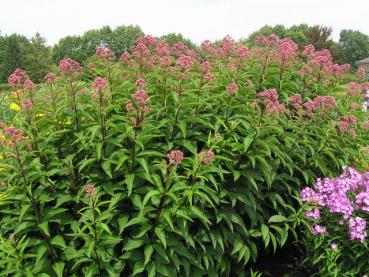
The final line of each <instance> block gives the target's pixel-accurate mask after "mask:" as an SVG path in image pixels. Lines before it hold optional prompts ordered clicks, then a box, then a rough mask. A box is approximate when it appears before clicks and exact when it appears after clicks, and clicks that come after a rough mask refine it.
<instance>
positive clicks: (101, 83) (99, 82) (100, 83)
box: [92, 77, 106, 90]
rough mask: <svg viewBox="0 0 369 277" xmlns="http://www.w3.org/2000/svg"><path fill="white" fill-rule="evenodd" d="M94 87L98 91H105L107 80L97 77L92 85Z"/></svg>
mask: <svg viewBox="0 0 369 277" xmlns="http://www.w3.org/2000/svg"><path fill="white" fill-rule="evenodd" d="M92 87H93V88H94V89H97V90H103V89H105V88H106V79H105V78H102V77H97V78H96V79H95V81H94V82H93V83H92Z"/></svg>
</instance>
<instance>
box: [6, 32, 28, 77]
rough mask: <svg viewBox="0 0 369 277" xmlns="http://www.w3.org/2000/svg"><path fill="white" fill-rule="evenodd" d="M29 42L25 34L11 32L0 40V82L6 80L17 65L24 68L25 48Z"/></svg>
mask: <svg viewBox="0 0 369 277" xmlns="http://www.w3.org/2000/svg"><path fill="white" fill-rule="evenodd" d="M29 45H30V42H29V41H28V39H27V38H26V37H25V36H21V35H18V34H12V35H9V36H4V37H1V40H0V49H1V50H0V83H4V82H6V81H7V78H8V76H9V74H11V73H12V72H13V71H14V70H15V69H16V68H17V67H20V68H26V66H27V61H26V55H27V49H28V48H29Z"/></svg>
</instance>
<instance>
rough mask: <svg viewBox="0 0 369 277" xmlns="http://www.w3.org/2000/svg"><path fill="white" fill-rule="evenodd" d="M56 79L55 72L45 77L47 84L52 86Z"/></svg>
mask: <svg viewBox="0 0 369 277" xmlns="http://www.w3.org/2000/svg"><path fill="white" fill-rule="evenodd" d="M55 78H56V75H55V73H54V72H49V73H47V74H46V75H45V77H44V80H45V82H46V83H48V84H52V83H54V81H55Z"/></svg>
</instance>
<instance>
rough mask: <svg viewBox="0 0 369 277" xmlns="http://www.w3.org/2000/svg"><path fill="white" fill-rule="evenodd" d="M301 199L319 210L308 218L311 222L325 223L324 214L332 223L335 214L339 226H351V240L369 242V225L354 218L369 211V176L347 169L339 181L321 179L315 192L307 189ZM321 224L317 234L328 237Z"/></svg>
mask: <svg viewBox="0 0 369 277" xmlns="http://www.w3.org/2000/svg"><path fill="white" fill-rule="evenodd" d="M300 198H301V200H302V201H303V202H309V203H310V204H312V205H313V206H315V208H314V210H313V211H311V210H309V211H308V212H306V215H307V216H308V217H309V218H312V219H315V220H320V221H321V222H324V219H325V217H323V218H322V217H321V212H322V211H324V214H327V217H328V218H329V221H331V219H332V218H334V217H333V216H332V215H331V214H338V215H341V216H342V217H341V218H339V219H338V222H337V224H338V225H344V223H345V221H346V222H347V223H348V231H349V237H350V238H351V239H352V240H355V239H357V240H359V241H360V242H362V243H363V242H364V240H365V238H366V235H367V234H366V231H365V226H366V222H365V220H364V219H363V218H361V217H359V216H354V214H357V213H360V212H368V211H369V172H367V173H363V174H361V173H359V172H358V171H356V170H355V169H354V168H350V167H345V168H344V171H343V174H342V175H341V176H340V177H338V178H335V179H330V178H324V179H318V180H317V182H316V184H315V188H314V189H312V188H310V187H306V188H304V189H303V190H302V191H301V194H300ZM322 228H325V227H321V226H320V225H318V224H316V223H315V224H314V226H313V228H312V232H313V234H320V233H327V230H326V229H322Z"/></svg>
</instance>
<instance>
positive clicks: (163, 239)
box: [155, 227, 167, 249]
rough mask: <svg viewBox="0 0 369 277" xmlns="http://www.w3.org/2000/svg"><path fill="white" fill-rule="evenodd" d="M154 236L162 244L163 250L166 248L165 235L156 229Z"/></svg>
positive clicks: (159, 229)
mask: <svg viewBox="0 0 369 277" xmlns="http://www.w3.org/2000/svg"><path fill="white" fill-rule="evenodd" d="M155 234H156V235H157V236H158V238H159V240H160V242H161V243H162V244H163V246H164V249H166V248H167V239H166V237H165V233H164V231H163V229H162V228H160V227H156V228H155Z"/></svg>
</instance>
